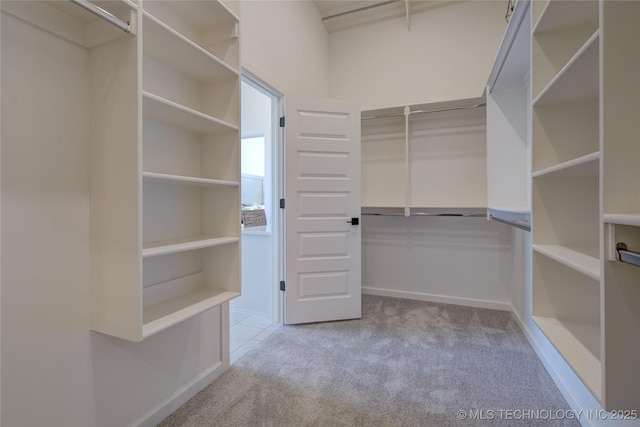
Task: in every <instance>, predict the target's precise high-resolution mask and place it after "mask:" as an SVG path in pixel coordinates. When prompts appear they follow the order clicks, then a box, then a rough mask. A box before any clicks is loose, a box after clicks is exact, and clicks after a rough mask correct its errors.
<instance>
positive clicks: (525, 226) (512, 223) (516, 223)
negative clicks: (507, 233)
mask: <svg viewBox="0 0 640 427" xmlns="http://www.w3.org/2000/svg"><path fill="white" fill-rule="evenodd" d="M489 219H490V220H491V221H496V222H501V223H503V224H507V225H510V226H512V227H516V228H519V229H520V230H524V231H531V226H530V225H528V224H523V223H521V222H519V221H509V220H508V219H502V218H498V217H497V216H493V215H489Z"/></svg>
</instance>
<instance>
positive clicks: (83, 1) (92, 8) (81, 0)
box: [71, 0, 135, 34]
mask: <svg viewBox="0 0 640 427" xmlns="http://www.w3.org/2000/svg"><path fill="white" fill-rule="evenodd" d="M71 3H73V4H75V5H78V6H80V7H81V8H83V9H84V10H86V11H87V12H90V13H93V14H94V15H96V16H97V17H99V18H101V19H103V20H105V21H107V22H108V23H110V24H112V25H115V26H116V27H118V28H120V29H121V30H122V31H124V32H125V33H129V34H135V26H134V22H135V13H134V12H133V11H131V13H130V14H129V21H128V22H124V21H123V20H121V19H120V18H118V17H116V16H114V15H112V14H111V13H109V12H107V11H106V10H104V9H103V8H101V7H99V6H96V5H95V4H93V3H91V2H90V1H89V0H71Z"/></svg>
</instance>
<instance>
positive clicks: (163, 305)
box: [142, 288, 240, 339]
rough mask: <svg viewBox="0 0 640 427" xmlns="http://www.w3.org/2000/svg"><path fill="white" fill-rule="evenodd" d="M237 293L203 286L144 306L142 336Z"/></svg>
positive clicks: (225, 300) (213, 305) (229, 298)
mask: <svg viewBox="0 0 640 427" xmlns="http://www.w3.org/2000/svg"><path fill="white" fill-rule="evenodd" d="M239 295H240V293H239V292H231V291H220V290H218V289H209V288H203V289H198V290H195V291H192V292H189V293H187V294H184V295H180V296H178V297H175V298H172V299H169V300H166V301H162V302H160V303H157V304H154V305H151V306H148V307H145V308H144V316H143V326H142V337H143V339H144V338H148V337H150V336H152V335H154V334H156V333H158V332H160V331H162V330H165V329H167V328H169V327H171V326H173V325H176V324H178V323H180V322H182V321H184V320H187V319H190V318H192V317H193V316H196V315H198V314H200V313H203V312H205V311H207V310H209V309H211V308H213V307H216V306H218V305H220V304H223V303H225V302H228V301H230V300H232V299H233V298H236V297H238V296H239Z"/></svg>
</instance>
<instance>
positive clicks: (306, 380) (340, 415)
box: [160, 295, 579, 427]
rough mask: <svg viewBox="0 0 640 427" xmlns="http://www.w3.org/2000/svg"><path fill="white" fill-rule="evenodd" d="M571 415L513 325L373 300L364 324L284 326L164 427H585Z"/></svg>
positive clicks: (482, 314) (450, 309) (443, 308)
mask: <svg viewBox="0 0 640 427" xmlns="http://www.w3.org/2000/svg"><path fill="white" fill-rule="evenodd" d="M460 411H462V412H460ZM569 412H570V411H569V407H568V405H567V403H566V401H565V400H564V399H563V397H562V395H561V394H560V392H559V391H558V389H557V388H556V386H555V384H554V383H553V381H552V380H551V378H550V377H549V375H548V373H547V372H546V371H545V369H544V367H543V366H542V364H541V362H540V361H539V360H538V358H537V357H536V355H535V353H534V351H533V349H532V348H531V347H530V346H529V344H528V342H527V340H526V338H525V337H524V335H523V334H522V332H521V330H520V329H519V327H518V325H517V323H516V321H515V320H514V319H513V317H512V315H511V314H510V313H508V312H502V311H495V310H485V309H477V308H469V307H461V306H456V305H447V304H435V303H428V302H422V301H413V300H405V299H396V298H385V297H377V296H371V295H363V300H362V319H361V320H350V321H341V322H328V323H318V324H309V325H301V326H282V327H281V328H279V329H278V330H277V331H275V332H274V333H273V334H272V335H271V336H270V337H269V338H267V339H266V340H265V341H264V342H263V343H262V344H261V345H260V346H259V347H257V348H255V349H254V350H252V351H250V352H248V353H247V354H245V355H244V356H243V357H242V358H240V359H239V360H238V361H237V362H236V364H235V365H233V366H232V367H231V368H230V369H229V370H228V371H227V372H225V373H224V374H223V375H222V376H220V377H219V378H218V379H216V380H215V381H214V382H213V383H212V384H211V385H209V386H208V387H207V388H205V389H204V390H203V391H201V392H200V393H198V394H197V395H196V396H195V397H194V398H193V399H191V400H190V401H189V402H187V403H186V404H185V405H183V406H182V407H181V408H179V409H178V410H177V411H176V412H175V413H173V414H172V415H171V416H169V417H168V418H167V419H166V420H164V421H163V423H162V424H160V425H161V426H162V427H176V426H274V427H276V426H277V427H283V426H458V425H459V426H467V425H482V426H492V425H504V426H535V425H545V426H550V425H553V426H579V422H578V421H577V420H575V419H571V418H572V417H571V415H572V414H571V413H569ZM567 413H568V415H567ZM463 418H464V419H463Z"/></svg>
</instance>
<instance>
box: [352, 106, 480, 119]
mask: <svg viewBox="0 0 640 427" xmlns="http://www.w3.org/2000/svg"><path fill="white" fill-rule="evenodd" d="M486 105H487V104H486V103H484V102H481V103H479V104H473V105H463V106H461V107H451V108H440V109H437V110H414V111H410V112H409V115H413V114H426V113H441V112H444V111H457V110H471V109H473V108H479V107H485V106H486ZM404 116H405V114H404V113H394V114H378V115H375V116H364V117H361V119H362V120H370V119H382V118H387V117H404Z"/></svg>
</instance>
